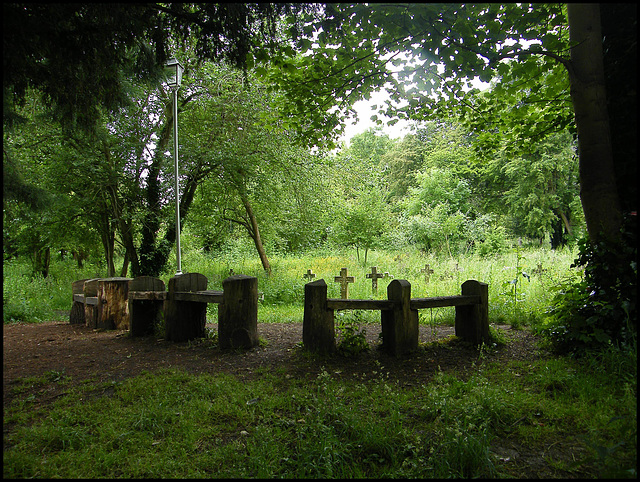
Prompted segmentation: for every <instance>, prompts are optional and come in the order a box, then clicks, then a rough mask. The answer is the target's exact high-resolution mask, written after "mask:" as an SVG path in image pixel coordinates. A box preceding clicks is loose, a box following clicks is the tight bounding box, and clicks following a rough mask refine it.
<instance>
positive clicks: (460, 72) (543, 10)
mask: <svg viewBox="0 0 640 482" xmlns="http://www.w3.org/2000/svg"><path fill="white" fill-rule="evenodd" d="M599 9H600V7H599V5H597V4H588V5H578V4H571V5H570V6H569V8H567V7H564V6H562V5H556V4H554V5H548V4H534V5H526V4H507V5H499V4H487V5H454V4H445V5H441V4H438V5H436V4H423V5H411V6H407V5H402V4H390V5H377V4H374V5H347V4H339V5H333V4H332V5H327V7H326V11H325V20H324V21H323V22H322V23H321V24H310V26H309V27H308V28H307V30H306V31H305V33H306V35H305V36H304V37H301V38H299V40H298V46H299V48H300V49H302V50H303V51H304V54H303V55H302V56H299V57H296V58H285V57H284V56H280V57H276V58H274V59H272V64H273V65H274V66H276V67H277V68H278V69H280V72H277V71H274V72H272V74H271V78H272V79H274V80H275V79H277V78H282V79H283V82H282V86H283V88H284V89H286V90H287V91H288V92H289V94H290V99H292V101H291V103H290V104H288V105H287V106H285V107H284V108H285V110H286V111H287V112H289V113H296V114H302V113H304V114H306V115H307V116H310V117H312V119H313V120H312V121H310V122H307V123H306V124H304V125H301V126H300V128H301V130H304V131H305V132H307V133H308V134H309V135H314V136H315V138H318V139H321V137H322V136H321V135H322V133H325V134H326V133H328V132H331V130H332V129H334V128H335V126H336V125H337V124H338V122H339V121H340V120H341V117H340V115H339V114H336V109H340V108H343V109H344V110H345V111H346V112H348V108H349V106H350V105H352V104H353V102H355V101H356V100H359V99H361V98H367V97H368V96H369V95H370V93H371V92H372V91H373V90H375V89H378V88H381V87H382V86H384V85H387V86H391V87H392V98H394V99H395V100H400V99H402V98H403V97H404V98H407V99H408V103H406V104H405V105H401V106H397V105H396V106H394V105H392V104H391V103H390V104H389V105H388V108H387V109H386V113H387V114H389V113H391V114H394V115H396V116H404V117H410V118H414V119H421V120H424V119H429V118H431V117H432V116H434V115H440V114H441V113H442V112H443V110H444V111H447V112H448V113H449V114H451V113H453V114H460V115H462V116H464V115H465V114H466V112H467V111H471V112H472V113H473V115H475V116H476V119H478V121H477V122H476V123H477V124H481V125H482V126H484V127H483V128H484V130H489V131H491V129H500V127H501V125H502V124H503V120H504V119H507V120H508V119H513V116H510V115H507V116H503V113H504V112H505V110H504V109H501V110H496V109H495V108H492V107H491V106H486V105H485V106H484V107H485V108H480V107H483V106H480V107H479V106H475V105H474V102H473V96H474V94H475V93H476V92H474V91H473V89H471V90H468V87H469V79H472V78H474V77H476V76H477V77H479V79H480V80H484V81H490V80H491V79H492V78H494V79H495V81H496V83H497V85H500V86H501V88H502V89H503V91H505V92H507V93H509V95H508V98H512V99H516V98H517V97H518V95H519V93H522V92H525V93H526V92H529V93H530V97H531V98H530V99H528V98H526V99H520V102H519V103H516V104H513V105H511V106H506V107H508V109H510V110H511V111H512V112H514V113H515V112H517V111H518V110H519V109H520V108H521V106H523V105H526V103H527V101H530V102H536V103H539V102H541V101H546V104H547V108H546V109H545V110H544V112H543V114H542V117H536V118H535V119H527V118H526V117H524V118H521V119H520V122H518V123H514V124H512V125H511V126H508V127H509V129H508V130H506V131H505V133H506V134H508V135H511V136H523V135H524V138H527V137H530V136H531V135H538V136H543V135H544V133H546V132H552V131H554V130H560V129H564V128H565V127H566V126H567V123H568V122H571V114H573V115H574V118H575V121H574V122H575V125H576V128H577V131H578V142H579V163H580V166H581V168H580V176H581V177H580V183H581V200H582V203H583V209H584V212H585V220H586V224H587V229H588V231H589V236H590V238H591V239H592V240H598V239H599V238H600V237H601V236H602V235H604V237H606V238H611V239H618V237H619V229H620V226H621V219H622V214H621V207H620V202H619V196H618V191H617V188H616V183H615V176H614V162H613V155H612V150H611V142H610V134H609V127H608V119H609V118H608V115H607V109H606V107H607V105H606V95H605V94H606V92H605V90H604V76H603V70H602V64H603V53H602V48H601V44H602V35H601V32H600V16H599ZM567 32H568V33H569V35H567ZM589 46H591V47H589ZM354 52H355V55H354ZM400 54H404V55H405V56H407V57H408V59H409V61H404V60H403V59H402V58H401V57H400ZM402 64H404V67H403V68H402V69H400V70H396V71H395V72H396V73H397V74H399V75H398V76H397V77H396V76H394V70H392V69H395V68H396V67H397V66H400V65H402ZM438 64H440V65H442V66H443V67H444V73H442V74H441V73H439V72H438V70H437V65H438ZM558 69H560V70H558ZM563 75H564V78H565V79H567V81H566V82H563V81H562V78H563ZM554 78H555V79H559V80H560V81H561V82H559V83H558V82H555V83H553V82H550V81H551V80H553V79H554ZM403 79H408V80H409V81H410V82H412V83H413V84H414V85H413V86H412V87H411V88H410V89H408V90H407V89H405V88H404V86H403V84H402V83H401V80H403ZM564 85H566V86H568V87H569V88H570V92H568V91H566V90H564V91H563V86H564ZM435 87H439V88H440V94H438V95H432V94H433V93H434V88H435ZM516 94H518V95H516ZM610 94H611V95H615V92H611V93H610ZM301 99H312V100H311V101H307V102H305V101H301ZM568 99H570V103H569V105H567V103H566V100H568ZM567 107H568V109H567ZM331 109H333V110H331ZM327 111H329V114H328V115H325V116H323V115H322V113H323V112H327ZM571 111H573V112H571ZM507 113H508V112H507ZM519 117H520V116H519ZM314 130H319V133H315V134H314V133H313V132H312V131H314ZM480 140H482V138H480ZM595 142H598V145H597V147H596V146H592V144H593V143H595ZM596 153H597V154H596Z"/></svg>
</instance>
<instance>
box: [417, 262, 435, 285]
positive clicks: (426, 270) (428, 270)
mask: <svg viewBox="0 0 640 482" xmlns="http://www.w3.org/2000/svg"><path fill="white" fill-rule="evenodd" d="M420 272H421V273H424V280H425V282H427V283H428V282H429V278H430V277H431V275H432V274H433V270H432V269H431V268H430V267H429V265H428V264H425V265H424V269H421V270H420Z"/></svg>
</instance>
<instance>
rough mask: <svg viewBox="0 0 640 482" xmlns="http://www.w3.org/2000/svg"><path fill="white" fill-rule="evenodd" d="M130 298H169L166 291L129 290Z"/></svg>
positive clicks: (156, 299)
mask: <svg viewBox="0 0 640 482" xmlns="http://www.w3.org/2000/svg"><path fill="white" fill-rule="evenodd" d="M129 299H132V300H143V301H144V300H152V301H161V300H166V299H167V292H166V291H129Z"/></svg>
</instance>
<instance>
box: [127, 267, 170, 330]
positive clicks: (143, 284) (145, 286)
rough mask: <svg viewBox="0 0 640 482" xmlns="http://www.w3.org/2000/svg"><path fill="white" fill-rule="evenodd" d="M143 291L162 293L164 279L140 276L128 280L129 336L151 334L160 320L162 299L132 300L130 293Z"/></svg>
mask: <svg viewBox="0 0 640 482" xmlns="http://www.w3.org/2000/svg"><path fill="white" fill-rule="evenodd" d="M136 291H144V292H147V293H149V294H150V295H151V294H154V293H159V294H160V293H162V294H164V291H165V287H164V281H162V280H161V279H159V278H154V277H153V276H140V277H138V278H134V279H132V280H131V281H129V333H131V336H147V335H152V334H153V332H154V329H155V327H156V326H157V325H159V324H160V323H161V321H162V315H163V313H162V305H163V302H164V300H163V299H153V297H152V296H150V297H149V298H150V299H146V300H134V299H132V298H131V293H133V292H136Z"/></svg>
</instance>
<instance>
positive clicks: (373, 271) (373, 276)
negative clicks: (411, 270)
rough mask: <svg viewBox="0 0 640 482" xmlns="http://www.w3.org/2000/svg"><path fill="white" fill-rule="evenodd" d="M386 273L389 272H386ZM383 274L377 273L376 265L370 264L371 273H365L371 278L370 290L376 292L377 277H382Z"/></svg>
mask: <svg viewBox="0 0 640 482" xmlns="http://www.w3.org/2000/svg"><path fill="white" fill-rule="evenodd" d="M387 274H389V273H388V272H387ZM383 276H384V275H383V274H382V273H378V267H377V266H372V267H371V273H367V278H371V290H372V291H373V292H374V293H378V278H382V277H383Z"/></svg>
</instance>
